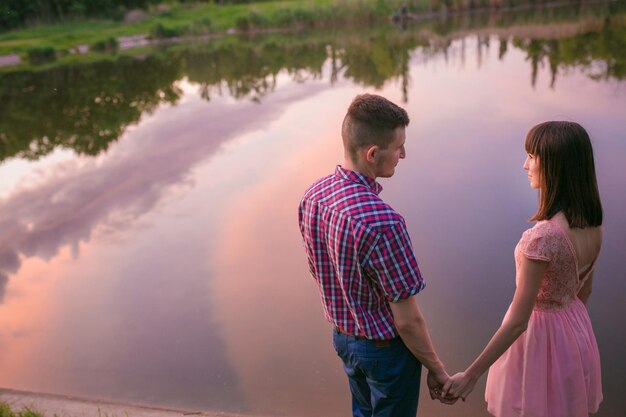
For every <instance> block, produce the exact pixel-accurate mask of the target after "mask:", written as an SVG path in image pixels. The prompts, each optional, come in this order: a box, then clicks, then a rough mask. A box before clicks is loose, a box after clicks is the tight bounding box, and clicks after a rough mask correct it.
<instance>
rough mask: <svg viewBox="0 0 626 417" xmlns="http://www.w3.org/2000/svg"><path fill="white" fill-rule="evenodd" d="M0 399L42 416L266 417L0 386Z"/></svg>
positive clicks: (16, 409) (15, 408) (15, 409)
mask: <svg viewBox="0 0 626 417" xmlns="http://www.w3.org/2000/svg"><path fill="white" fill-rule="evenodd" d="M0 402H2V403H5V404H8V405H9V407H11V409H12V410H13V411H15V412H16V414H17V413H18V412H19V411H21V410H22V409H24V408H28V409H31V410H32V411H35V412H39V413H41V414H43V415H44V416H45V417H185V416H200V417H269V416H268V415H258V414H238V413H228V412H223V411H216V410H208V411H207V410H197V409H177V408H169V407H165V406H162V407H160V406H151V405H145V404H134V403H124V402H115V401H111V400H101V399H93V398H85V397H78V396H71V395H62V394H50V393H40V392H32V391H23V390H15V389H10V388H0Z"/></svg>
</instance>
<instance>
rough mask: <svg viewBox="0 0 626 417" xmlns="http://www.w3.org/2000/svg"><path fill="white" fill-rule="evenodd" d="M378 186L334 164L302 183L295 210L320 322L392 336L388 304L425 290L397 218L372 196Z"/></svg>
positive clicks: (394, 333) (364, 333) (367, 334)
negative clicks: (319, 304)
mask: <svg viewBox="0 0 626 417" xmlns="http://www.w3.org/2000/svg"><path fill="white" fill-rule="evenodd" d="M381 190H382V187H381V186H380V184H378V183H377V182H376V181H374V180H373V179H371V178H369V177H367V176H365V175H362V174H359V173H357V172H354V171H350V170H347V169H344V168H342V167H341V166H337V168H336V170H335V173H334V174H333V175H329V176H327V177H324V178H321V179H319V180H318V181H316V182H315V183H314V184H313V185H312V186H311V187H309V189H308V190H307V191H306V192H305V194H304V197H303V198H302V201H301V202H300V209H299V213H298V214H299V222H300V232H301V233H302V238H303V240H304V248H305V250H306V253H307V258H308V262H309V269H310V271H311V274H312V275H313V277H314V278H315V280H316V281H317V283H318V285H319V289H320V295H321V298H322V305H323V307H324V313H325V315H326V319H327V320H328V321H329V322H331V323H333V324H334V325H335V326H336V327H338V328H339V329H341V330H342V331H344V332H346V333H350V334H353V335H356V336H363V337H366V338H368V339H392V338H394V337H395V336H397V335H398V333H397V331H396V328H395V326H394V324H393V315H392V313H391V308H390V307H389V302H395V301H399V300H402V299H405V298H408V297H410V296H412V295H414V294H417V293H418V292H419V291H421V290H422V289H423V288H424V281H423V279H422V276H421V274H420V271H419V268H418V266H417V261H416V259H415V255H414V254H413V249H412V246H411V240H410V239H409V235H408V233H407V230H406V225H405V223H404V219H403V218H402V216H400V215H399V214H398V213H396V212H395V211H394V210H393V209H392V208H391V207H390V206H389V205H387V204H386V203H384V202H383V201H382V200H381V199H380V197H378V194H379V193H380V191H381Z"/></svg>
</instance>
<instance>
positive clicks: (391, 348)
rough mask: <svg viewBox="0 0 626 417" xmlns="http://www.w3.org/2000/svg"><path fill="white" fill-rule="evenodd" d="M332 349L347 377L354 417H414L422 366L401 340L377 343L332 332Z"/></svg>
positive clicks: (335, 331) (397, 338)
mask: <svg viewBox="0 0 626 417" xmlns="http://www.w3.org/2000/svg"><path fill="white" fill-rule="evenodd" d="M385 344H387V346H381V345H385ZM333 345H334V347H335V350H336V351H337V355H339V357H340V358H341V360H342V361H343V369H344V371H345V372H346V375H347V376H348V381H349V383H350V391H351V392H352V415H353V416H354V417H415V415H416V414H417V402H418V399H419V390H420V378H421V375H422V364H421V363H420V361H418V360H417V359H416V358H415V356H413V354H412V353H411V352H410V351H409V350H408V349H407V347H406V346H405V345H404V342H402V339H400V338H399V337H396V338H395V339H393V340H390V341H388V343H385V342H383V343H380V342H377V341H374V340H367V339H361V338H358V339H357V338H355V337H354V336H349V335H345V334H343V333H339V332H338V331H337V330H336V329H335V330H334V331H333Z"/></svg>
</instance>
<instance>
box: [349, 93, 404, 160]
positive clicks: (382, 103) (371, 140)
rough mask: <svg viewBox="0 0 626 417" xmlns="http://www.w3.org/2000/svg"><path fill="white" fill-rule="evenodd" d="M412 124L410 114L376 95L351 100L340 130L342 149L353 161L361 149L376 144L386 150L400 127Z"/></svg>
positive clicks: (360, 96)
mask: <svg viewBox="0 0 626 417" xmlns="http://www.w3.org/2000/svg"><path fill="white" fill-rule="evenodd" d="M408 124H409V115H408V114H407V112H406V111H405V110H404V109H403V108H401V107H399V106H397V105H396V104H394V103H392V102H391V101H389V100H387V99H386V98H384V97H381V96H378V95H375V94H361V95H358V96H356V97H355V98H354V100H352V103H351V104H350V107H348V112H347V114H346V117H345V118H344V119H343V125H342V127H341V137H342V139H343V146H344V149H345V150H346V151H348V154H349V155H350V158H352V160H355V159H356V154H357V151H358V150H359V149H362V148H364V147H367V146H370V145H377V146H378V147H379V148H381V149H386V148H387V147H388V146H389V144H390V143H391V142H392V141H393V139H394V131H395V130H396V128H398V127H406V126H408Z"/></svg>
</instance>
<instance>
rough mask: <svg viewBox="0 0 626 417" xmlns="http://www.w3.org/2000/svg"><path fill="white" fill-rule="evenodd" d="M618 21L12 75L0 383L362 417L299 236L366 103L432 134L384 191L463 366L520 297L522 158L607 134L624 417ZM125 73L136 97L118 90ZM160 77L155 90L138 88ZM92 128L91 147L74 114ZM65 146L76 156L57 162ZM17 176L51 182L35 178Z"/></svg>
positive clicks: (423, 135)
mask: <svg viewBox="0 0 626 417" xmlns="http://www.w3.org/2000/svg"><path fill="white" fill-rule="evenodd" d="M604 16H605V15H600V16H595V15H593V14H591V15H589V16H588V15H585V16H583V17H584V19H582V18H580V19H579V16H578V15H577V14H576V15H574V16H571V15H567V14H566V15H565V16H553V18H554V20H555V21H556V23H554V22H553V23H551V24H550V25H539V24H538V23H533V24H530V23H529V20H528V19H527V18H526V17H523V18H518V19H519V20H514V19H513V18H512V17H511V16H510V15H502V16H501V17H500V19H510V20H509V21H508V23H507V24H508V28H507V29H502V28H497V27H492V26H493V25H494V21H488V22H487V25H488V26H489V27H487V28H482V29H478V27H479V26H480V25H478V24H477V23H476V20H472V19H469V18H468V19H465V20H463V19H461V20H454V21H453V22H452V23H454V25H456V26H454V25H453V28H452V29H449V28H447V29H446V28H444V26H442V24H441V22H439V21H435V22H428V23H426V24H424V25H425V26H417V27H415V28H408V29H407V31H406V32H401V31H395V30H394V31H393V32H390V31H389V29H388V28H387V29H380V30H378V29H376V30H372V31H371V32H368V34H367V35H368V36H364V34H363V33H360V32H357V31H346V32H342V33H341V34H337V33H323V34H311V35H308V36H304V35H301V36H300V35H299V36H291V37H289V38H287V39H286V38H284V37H282V38H281V37H280V36H278V35H276V36H268V37H265V38H263V39H256V38H255V39H245V38H244V39H238V40H236V41H235V40H232V39H227V40H224V41H222V43H214V44H209V45H206V44H192V45H178V46H173V47H168V48H164V49H163V50H159V51H156V53H155V55H154V56H152V57H149V58H147V57H146V58H143V59H142V60H136V59H130V58H122V59H120V60H119V61H113V62H111V63H99V64H97V65H96V64H95V65H82V66H71V67H59V68H57V69H54V70H44V71H41V72H37V73H35V72H31V73H28V72H24V73H16V74H9V75H7V74H5V75H4V76H3V78H2V80H3V81H2V83H1V84H0V99H1V100H0V102H1V103H3V104H2V105H3V108H2V112H0V132H2V133H1V134H0V139H1V140H2V142H1V145H2V148H1V151H2V158H3V163H2V164H1V165H0V177H2V178H3V182H4V183H7V184H10V185H11V186H10V187H5V188H6V190H7V191H1V192H0V198H1V200H0V228H1V229H2V230H3V232H4V233H3V234H2V235H1V236H0V248H1V249H0V272H1V274H2V275H0V294H1V295H2V296H3V300H2V302H1V303H0V352H2V354H1V355H0V367H1V368H2V372H1V373H0V386H8V387H12V388H23V389H30V390H42V391H52V392H60V393H65V394H75V395H86V396H93V397H106V398H111V399H115V400H127V401H134V402H141V403H150V404H162V405H168V406H177V407H182V408H194V407H196V408H201V409H220V410H231V411H238V412H254V413H258V412H265V413H269V414H272V415H280V414H282V415H304V416H319V415H324V416H329V417H331V416H339V415H346V414H347V413H348V408H349V404H348V402H347V401H348V394H347V388H346V386H345V379H344V377H343V375H342V371H341V369H340V362H339V360H338V359H337V358H336V357H335V355H334V353H333V351H332V346H331V344H330V333H329V328H328V325H327V324H326V323H325V322H324V320H323V317H322V314H321V311H320V306H319V301H318V299H317V293H316V289H315V285H314V283H313V282H312V280H311V279H310V278H309V276H308V273H307V271H306V261H305V259H304V254H303V252H302V249H301V247H300V237H299V233H298V230H297V222H296V218H295V216H296V207H297V203H298V200H299V198H300V196H301V193H302V191H303V190H304V189H305V187H306V186H307V185H308V184H309V183H310V182H312V181H313V179H315V178H316V177H319V176H322V175H325V174H327V173H328V172H330V171H332V169H333V167H334V165H335V163H336V162H337V161H340V160H341V156H342V155H341V152H342V151H341V146H340V141H339V140H338V137H339V136H338V127H339V126H340V123H341V118H342V116H343V113H344V111H345V108H346V107H347V105H348V103H349V102H350V100H351V99H352V97H353V96H354V95H355V94H357V93H358V92H361V91H362V90H363V89H367V90H375V91H378V92H380V93H381V94H384V95H386V96H388V97H389V98H390V99H392V100H394V101H397V102H402V101H404V102H405V103H406V106H407V110H408V111H409V113H410V114H411V115H412V123H411V125H410V126H409V131H408V137H409V141H408V142H407V152H408V156H407V159H406V160H405V161H403V163H402V164H401V165H400V167H399V169H398V173H397V175H396V177H394V179H393V180H389V181H384V183H383V185H384V187H385V190H384V194H383V195H384V197H385V199H386V200H388V201H389V202H390V203H391V204H392V205H393V206H394V207H396V208H397V209H398V210H399V211H400V212H401V213H403V214H404V215H405V217H406V218H407V224H408V225H409V228H410V232H411V235H412V236H413V240H414V244H415V249H416V253H417V254H418V259H419V260H420V264H421V266H422V270H423V272H424V274H425V276H426V278H427V280H428V288H427V291H426V292H425V293H424V295H423V296H420V303H422V305H423V309H424V311H425V314H426V315H427V317H429V322H430V324H431V326H432V333H433V338H434V339H435V343H436V344H437V346H438V347H439V348H440V350H441V356H442V357H443V358H444V360H445V361H446V363H447V364H448V366H449V367H450V368H451V370H456V369H459V368H461V367H464V366H465V365H466V364H467V362H468V361H469V360H470V359H471V358H472V357H473V356H474V355H475V354H476V353H478V351H479V350H480V349H481V348H482V347H483V346H484V343H485V342H486V340H487V338H488V337H489V336H490V335H491V334H492V332H493V330H494V329H495V328H497V325H498V323H499V322H500V320H501V317H502V313H503V312H504V310H505V308H506V305H507V304H508V302H509V301H510V295H511V294H512V290H513V284H514V281H513V270H514V266H513V260H512V250H513V246H514V244H515V242H516V241H517V239H518V238H519V235H520V233H521V231H522V230H523V229H524V228H525V227H526V226H527V225H526V222H525V219H526V218H528V217H529V215H530V214H531V213H532V212H533V209H534V207H535V196H534V194H533V193H532V191H531V190H529V189H528V187H527V184H526V180H525V176H524V174H523V173H522V171H521V163H522V161H523V150H522V148H521V138H522V137H523V136H524V134H525V133H526V130H527V129H528V127H529V126H532V125H533V124H535V123H537V122H539V121H543V120H545V119H547V118H567V119H574V120H577V121H580V122H581V123H582V124H583V125H584V126H585V127H587V129H588V130H589V131H590V133H591V134H592V137H594V138H595V140H596V143H595V145H596V152H597V160H598V167H599V173H598V174H599V181H600V188H601V192H602V194H603V197H604V203H605V209H606V219H607V220H606V229H607V234H606V242H605V250H604V252H603V256H602V262H601V264H600V265H599V269H598V276H599V277H603V279H600V278H598V280H597V281H598V283H597V288H596V290H595V292H594V298H592V301H591V304H590V306H591V315H592V319H593V321H594V325H595V326H596V329H597V333H598V340H599V344H600V348H601V354H602V358H603V366H604V371H605V374H604V376H605V396H606V401H605V403H604V404H603V406H602V408H601V412H600V414H599V416H600V417H613V416H617V415H619V413H620V412H621V410H623V408H624V403H623V400H622V399H621V398H622V396H621V386H620V385H619V381H620V378H621V375H622V374H623V372H626V369H624V363H623V360H622V358H621V352H620V351H619V347H620V346H623V343H626V336H625V335H624V334H623V331H622V332H621V333H620V332H618V331H616V329H615V328H613V327H612V324H611V323H612V321H611V320H610V319H609V318H610V317H613V315H614V314H615V312H616V311H618V312H619V311H621V310H623V307H622V306H621V298H620V296H621V294H623V291H624V290H626V288H624V284H623V283H622V281H623V280H620V279H619V277H620V271H622V270H624V268H625V266H624V263H623V262H624V261H623V259H622V258H623V257H622V255H621V254H622V252H623V248H624V247H626V242H625V241H624V234H623V233H620V231H621V230H624V227H625V225H624V222H623V219H622V217H621V214H620V210H621V207H623V206H624V204H626V201H624V196H623V193H622V190H623V189H624V187H625V186H626V184H624V178H625V177H624V176H623V175H619V174H616V173H619V172H621V171H620V167H621V165H620V164H621V160H622V159H623V155H624V152H626V149H625V148H624V143H626V141H625V140H624V139H626V138H624V135H623V132H624V131H625V130H624V128H625V127H626V126H624V120H625V119H624V111H623V109H624V108H625V103H624V100H625V97H624V94H623V91H624V90H623V68H622V67H623V62H624V55H623V51H624V50H625V48H623V45H624V33H625V32H624V26H625V25H624V24H623V23H624V20H623V18H622V20H621V21H620V20H619V18H618V17H615V16H612V17H611V19H609V21H607V20H606V19H604ZM476 19H478V20H480V19H479V18H476ZM511 19H512V20H511ZM503 21H504V20H497V21H495V22H496V23H497V22H503ZM620 22H621V23H620ZM490 25H491V26H490ZM511 25H512V26H511ZM546 33H549V35H545V36H546V37H545V38H539V37H536V36H532V35H533V34H535V35H536V34H542V35H543V34H546ZM340 35H341V36H340ZM392 35H393V36H392ZM587 41H588V42H590V44H591V45H593V46H592V47H591V46H586V45H588V44H587V43H586V42H587ZM533 42H534V43H533ZM146 62H149V63H150V66H148V65H147V64H146ZM118 64H119V65H120V67H119V68H118V67H117V65H118ZM161 65H163V66H164V70H163V71H162V72H161V71H160V70H159V68H160V66H161ZM555 68H556V70H555ZM80 71H84V72H85V73H84V74H81V75H76V74H78V72H80ZM127 71H128V72H129V73H130V74H131V79H132V80H135V81H136V83H135V85H133V86H126V85H125V84H124V82H123V81H121V79H123V78H124V74H125V73H126V72H127ZM147 73H156V74H149V75H146V77H147V80H145V82H144V81H142V80H140V78H141V76H143V75H145V74H147ZM529 74H530V77H529ZM533 74H535V75H533ZM597 75H600V76H597ZM5 77H13V78H5ZM37 77H40V78H41V79H40V80H37ZM74 77H75V78H74ZM90 77H91V78H92V79H93V80H94V82H93V83H91V86H92V87H93V89H92V88H91V87H90V83H89V82H88V81H89V78H90ZM557 79H558V82H556V81H555V80H557ZM4 80H10V81H11V82H10V83H5V82H4ZM33 83H36V85H37V88H34V89H32V90H31V91H26V92H24V88H26V87H25V86H31V85H35V84H33ZM68 83H69V84H68ZM68 85H72V88H69V87H68ZM47 86H54V88H57V89H62V90H63V91H64V93H63V94H60V95H55V94H51V93H49V92H48V93H46V94H48V95H46V94H44V96H45V97H47V98H46V99H47V100H53V101H51V102H48V103H52V105H50V104H48V106H50V107H55V109H54V110H52V113H51V115H46V114H42V115H41V117H40V118H39V119H37V120H32V118H31V119H28V120H29V123H30V124H31V125H32V127H33V129H28V128H27V126H25V124H24V123H22V124H21V125H20V126H18V125H19V123H18V122H19V121H20V120H22V121H23V120H26V116H25V115H28V114H30V113H29V112H30V111H33V109H35V110H37V111H40V110H41V109H43V108H44V106H45V104H44V103H46V102H45V101H44V98H42V99H41V100H40V99H33V103H34V104H32V106H33V107H29V106H31V104H29V100H28V99H27V98H26V97H22V96H21V95H20V94H21V93H28V94H30V93H33V94H36V93H37V92H40V91H45V90H46V88H47ZM533 86H534V88H533ZM127 87H128V88H129V89H128V90H126V88H127ZM27 90H28V89H27ZM28 94H24V96H28ZM98 97H109V98H110V99H109V100H104V102H103V101H102V100H100V101H99V102H96V101H97V100H95V99H96V98H98ZM5 98H6V101H5V100H4V99H5ZM114 99H115V100H117V102H115V101H114ZM54 100H56V101H54ZM5 103H7V104H6V105H7V106H8V107H4V106H5ZM132 103H141V105H140V106H139V107H137V105H131V104H132ZM589 103H593V106H590V105H589ZM98 106H103V108H100V107H98ZM5 108H8V109H14V110H16V112H15V113H13V112H9V111H5ZM18 110H19V111H18ZM77 114H81V116H80V118H79V119H78V120H79V126H78V127H77V129H75V130H72V127H71V122H72V118H71V117H65V116H66V115H77ZM58 119H63V120H58ZM92 123H93V126H96V127H97V129H96V128H95V127H94V128H93V129H91V128H90V129H87V128H86V127H87V126H92V125H91V124H92ZM93 126H92V127H93ZM106 126H108V127H106ZM83 127H85V130H83ZM103 127H106V129H104V130H102V129H103ZM101 130H102V132H105V134H104V135H103V136H100V135H99V134H100V131H101ZM7 132H9V133H7ZM107 132H108V133H107ZM15 138H18V140H14V139H15ZM5 145H6V146H5ZM59 147H66V148H69V149H70V151H68V154H66V155H65V156H64V157H63V158H60V159H55V158H56V156H55V155H54V154H51V153H50V152H51V151H52V150H54V149H58V148H59ZM18 158H21V159H19V161H21V162H23V161H24V159H28V158H31V159H37V163H33V165H32V166H31V168H30V169H28V168H23V171H25V173H21V172H20V170H18V169H17V168H15V165H14V162H16V161H18ZM38 164H40V165H38ZM29 166H30V165H29ZM6 178H8V179H6ZM603 281H604V282H603ZM594 300H596V301H594ZM481 389H482V387H479V388H478V391H477V393H476V394H474V395H473V396H472V397H470V400H469V401H468V403H466V404H462V405H459V406H457V407H456V408H446V407H443V406H439V405H438V404H436V403H431V402H430V401H428V400H427V399H426V398H425V396H423V399H422V406H421V409H420V415H421V416H426V415H437V416H453V415H469V416H472V417H473V416H486V412H485V410H484V405H483V401H482V398H481V394H480V390H481Z"/></svg>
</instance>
